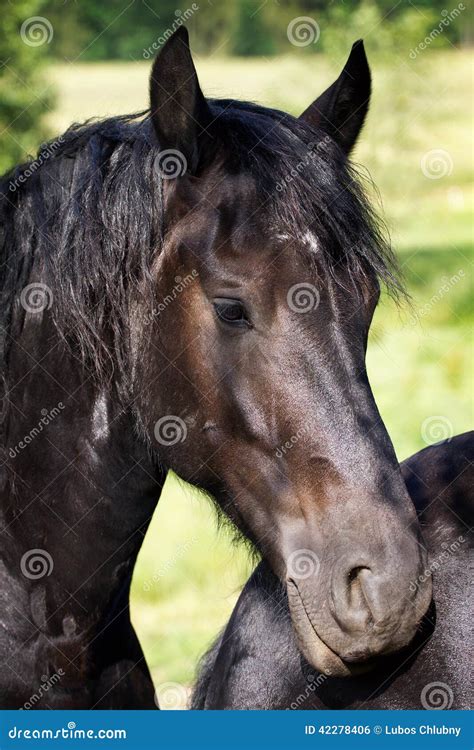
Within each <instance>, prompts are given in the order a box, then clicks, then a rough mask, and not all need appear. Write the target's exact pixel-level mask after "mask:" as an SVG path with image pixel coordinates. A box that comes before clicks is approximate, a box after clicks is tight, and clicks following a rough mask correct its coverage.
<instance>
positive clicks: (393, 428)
mask: <svg viewBox="0 0 474 750" xmlns="http://www.w3.org/2000/svg"><path fill="white" fill-rule="evenodd" d="M343 62H344V61H343V60H329V59H327V58H325V57H322V56H314V57H312V58H310V59H309V58H307V57H304V56H298V55H294V56H293V57H291V58H290V57H285V58H278V59H275V58H274V59H272V60H271V61H267V60H264V59H258V60H249V59H245V60H233V59H202V60H200V59H198V61H197V64H198V70H199V75H200V79H201V83H202V85H203V88H204V91H205V92H206V94H207V95H208V96H225V97H228V96H235V97H237V98H245V99H252V100H255V101H259V102H262V103H264V104H267V105H271V106H275V107H279V108H282V109H286V110H288V111H290V112H292V113H294V114H297V113H299V112H300V111H302V110H303V109H304V108H305V107H306V106H307V104H308V103H309V102H310V101H311V99H312V98H314V97H315V96H317V95H318V94H319V93H320V92H321V91H322V90H323V89H324V88H325V87H326V86H327V85H328V84H329V83H331V82H332V80H333V79H334V78H335V77H336V76H337V75H338V74H339V71H340V68H341V67H342V64H343ZM372 65H373V74H374V95H373V104H372V107H371V112H370V115H369V118H368V122H367V126H366V129H365V131H364V134H363V136H362V138H361V141H360V144H359V145H358V147H357V150H356V153H355V159H356V161H358V162H360V163H361V164H363V165H364V166H365V167H367V168H368V170H369V172H370V174H371V176H372V178H373V180H374V182H375V184H376V185H377V187H378V190H379V192H380V197H381V201H382V204H383V213H384V216H385V218H386V220H387V222H388V225H389V227H390V229H391V232H392V237H393V240H394V245H395V248H396V250H397V252H398V254H399V258H400V262H401V265H402V267H403V270H404V273H405V278H406V282H407V285H408V288H409V291H410V292H411V294H412V297H413V309H412V310H409V309H404V310H401V311H399V310H397V309H396V307H395V306H394V304H393V303H390V302H389V301H388V300H386V299H384V300H383V301H382V303H381V304H380V306H379V308H378V310H377V312H376V316H375V319H374V323H373V327H372V333H371V337H370V342H369V352H368V367H369V374H370V377H371V381H372V385H373V390H374V393H375V397H376V400H377V402H378V404H379V408H380V411H381V413H382V416H383V418H384V420H385V423H386V425H387V428H388V430H389V433H390V435H391V437H392V440H393V442H394V444H395V448H396V451H397V454H398V456H399V458H400V459H403V458H405V457H406V456H408V455H410V454H411V453H413V452H415V451H417V450H419V449H420V448H422V447H424V446H425V444H426V440H428V441H429V440H432V441H433V442H435V441H436V440H437V439H440V438H442V437H443V436H445V431H446V430H452V432H453V433H454V434H455V433H459V432H463V431H464V430H467V429H469V428H470V427H471V426H472V360H471V355H472V338H471V331H472V328H471V325H472V304H471V300H472V287H471V284H472V276H471V270H470V269H471V263H472V260H471V258H472V224H471V216H470V211H471V208H472V195H473V190H472V182H471V176H472V158H471V157H472V153H471V151H470V148H469V145H468V144H469V143H470V140H469V134H470V128H471V125H472V122H471V110H470V106H468V102H469V100H470V90H471V88H470V87H471V76H472V73H471V65H472V55H471V54H470V53H469V52H468V51H456V50H446V51H444V50H443V51H438V52H435V51H431V50H430V51H429V52H426V53H424V54H421V55H419V56H418V57H417V58H416V60H414V61H413V60H410V59H409V58H408V57H407V58H397V57H395V58H392V59H390V60H386V59H385V60H384V59H380V60H378V59H375V60H374V61H372ZM148 73H149V64H148V63H141V62H140V63H99V64H80V65H78V64H76V65H74V66H72V65H71V66H65V65H57V66H55V67H54V68H53V69H52V71H51V78H52V81H53V82H54V83H55V85H56V87H57V89H58V94H59V96H58V106H57V110H56V112H55V113H54V114H53V115H52V116H51V125H52V127H53V129H54V130H55V131H56V132H61V131H62V130H64V129H65V128H66V127H67V126H68V125H69V124H70V123H71V122H72V121H82V120H84V119H86V118H88V117H92V116H94V115H101V116H103V115H108V114H119V113H127V112H133V111H140V110H142V109H144V108H146V105H147V85H148V83H147V77H148ZM434 149H436V150H439V149H441V150H442V152H445V154H447V155H448V156H447V157H446V156H443V159H444V161H443V163H442V166H443V165H444V166H445V167H446V171H447V174H446V175H445V176H443V177H439V179H430V178H428V177H426V176H425V175H424V174H423V171H422V169H421V166H420V163H421V160H422V159H423V157H424V156H425V154H428V153H429V152H431V151H432V150H434ZM369 189H370V190H371V192H372V193H373V196H374V199H376V200H378V197H377V193H376V192H375V191H374V190H373V188H372V187H370V186H369ZM460 272H462V274H461V273H460ZM455 275H457V276H456V279H457V280H455V281H452V279H453V278H454V277H455ZM450 280H451V281H450ZM432 417H437V422H436V420H435V421H431V422H430V421H429V420H430V419H431V418H432ZM427 420H428V421H427ZM437 425H439V430H440V431H437ZM250 567H251V565H250V562H249V561H248V559H247V557H246V555H245V553H244V552H243V551H242V550H240V549H236V548H235V547H234V546H233V545H232V542H231V539H230V537H229V536H228V535H227V534H225V533H220V534H219V535H218V534H217V532H216V524H215V516H214V511H213V510H212V508H211V506H210V504H209V502H208V501H207V500H206V499H204V498H201V497H200V496H199V495H198V494H197V493H196V492H194V491H193V490H192V489H191V488H189V487H186V486H185V485H183V483H182V482H180V481H179V480H177V479H176V477H173V476H170V477H169V478H168V480H167V483H166V486H165V490H164V492H163V495H162V498H161V500H160V503H159V505H158V508H157V511H156V513H155V515H154V518H153V521H152V524H151V527H150V530H149V532H148V535H147V537H146V539H145V542H144V545H143V549H142V551H141V553H140V556H139V560H138V563H137V567H136V571H135V575H134V581H133V591H132V618H133V621H134V623H135V626H136V629H137V632H138V635H139V638H140V640H141V642H142V645H143V647H144V650H145V654H146V656H147V660H148V663H149V664H150V666H151V668H152V671H153V675H154V679H155V682H156V684H157V685H159V684H160V683H163V682H168V681H175V682H179V683H183V684H185V685H189V684H190V683H191V682H192V680H193V676H194V673H195V667H196V662H197V659H198V657H199V656H200V654H201V653H202V652H203V650H204V649H205V648H206V647H207V646H208V645H209V643H210V642H211V641H212V639H213V637H214V635H215V634H216V633H217V631H218V630H219V628H221V627H222V626H223V625H224V623H225V622H226V620H227V618H228V616H229V614H230V612H231V609H232V607H233V605H234V603H235V601H236V598H237V595H238V592H239V589H240V586H241V585H242V583H243V582H244V581H245V579H246V577H247V576H248V573H249V570H250Z"/></svg>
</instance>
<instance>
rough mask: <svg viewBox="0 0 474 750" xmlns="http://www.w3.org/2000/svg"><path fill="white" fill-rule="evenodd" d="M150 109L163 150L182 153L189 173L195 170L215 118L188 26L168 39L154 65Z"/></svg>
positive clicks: (181, 28)
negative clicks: (202, 84)
mask: <svg viewBox="0 0 474 750" xmlns="http://www.w3.org/2000/svg"><path fill="white" fill-rule="evenodd" d="M150 109H151V119H152V122H153V126H154V128H155V132H156V135H157V137H158V142H159V144H160V148H161V149H162V150H164V149H173V150H176V151H179V152H180V153H181V154H182V155H183V156H184V158H185V160H186V166H187V170H188V171H190V172H191V173H192V172H193V171H195V169H196V167H197V163H198V160H199V139H200V136H201V135H202V134H203V133H204V131H205V128H206V125H207V124H208V123H209V122H210V120H211V117H210V111H209V107H208V104H207V102H206V99H205V97H204V95H203V93H202V91H201V88H200V86H199V81H198V77H197V73H196V69H195V67H194V63H193V59H192V57H191V52H190V49H189V36H188V32H187V30H186V29H185V28H184V26H180V27H179V29H178V30H177V31H176V32H175V33H174V34H173V36H171V37H170V38H169V39H168V41H167V42H166V44H165V46H164V47H163V49H162V50H161V52H160V53H159V54H158V56H157V57H156V59H155V61H154V63H153V68H152V71H151V77H150Z"/></svg>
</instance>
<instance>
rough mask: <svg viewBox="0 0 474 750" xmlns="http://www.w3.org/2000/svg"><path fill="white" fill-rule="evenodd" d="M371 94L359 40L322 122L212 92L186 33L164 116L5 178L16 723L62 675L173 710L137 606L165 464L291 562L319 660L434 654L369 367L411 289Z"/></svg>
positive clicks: (424, 595)
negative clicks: (363, 133)
mask: <svg viewBox="0 0 474 750" xmlns="http://www.w3.org/2000/svg"><path fill="white" fill-rule="evenodd" d="M311 78H312V75H311ZM370 85H371V84H370V72H369V68H368V65H367V60H366V57H365V53H364V49H363V45H362V43H361V42H359V43H357V44H356V45H355V46H354V48H353V50H352V52H351V55H350V57H349V59H348V61H347V63H346V65H345V67H344V69H343V71H342V73H341V75H340V77H339V78H338V79H337V81H336V82H335V83H334V84H333V85H332V86H331V87H330V88H329V89H328V90H327V91H326V92H325V93H324V94H323V95H322V96H321V97H319V98H318V99H316V101H315V102H313V104H311V105H310V106H309V107H308V109H307V110H306V111H305V112H304V113H303V114H302V115H301V116H300V117H296V118H295V117H292V116H290V115H287V114H285V113H283V112H280V111H276V110H272V109H266V108H264V107H260V106H257V105H255V104H248V103H243V102H238V101H234V100H209V99H206V98H205V97H204V95H203V93H202V91H201V89H200V86H199V83H198V78H197V74H196V70H195V68H194V64H193V61H192V58H191V54H190V50H189V45H188V37H187V32H186V31H185V29H183V28H180V29H179V30H178V31H177V32H176V33H175V34H174V36H173V37H172V38H171V39H170V40H169V41H168V42H167V44H166V45H165V46H164V47H163V49H162V50H161V52H160V54H159V56H158V57H157V59H156V61H155V62H154V65H153V69H152V74H151V82H150V110H149V111H147V112H145V113H142V115H140V116H126V117H117V118H112V119H109V120H105V121H102V122H96V123H92V124H87V125H84V126H74V127H72V128H71V129H70V130H69V131H68V132H67V133H65V134H64V136H62V137H61V138H60V139H58V140H57V141H56V142H55V143H54V148H52V147H49V148H47V149H46V151H45V150H43V151H42V152H41V153H40V155H39V158H38V159H37V160H36V161H35V162H34V165H33V164H32V163H28V164H25V165H22V166H20V167H18V168H17V169H16V170H14V171H13V172H12V173H11V174H10V175H8V176H6V177H4V178H2V181H1V203H0V221H1V225H2V233H1V235H0V243H1V244H0V257H1V264H2V275H1V277H0V303H1V310H0V319H1V324H2V329H1V333H2V335H1V338H0V342H1V348H0V361H1V371H2V372H1V374H2V378H1V386H2V396H3V403H4V407H3V409H2V412H1V414H2V421H1V433H2V444H1V445H2V467H1V477H0V492H1V497H0V522H1V523H0V534H1V540H0V549H1V553H0V558H1V561H0V581H1V592H2V596H3V597H5V601H7V602H8V606H4V607H2V608H1V609H0V657H1V659H2V663H3V664H4V669H3V670H2V675H1V677H0V696H1V697H0V704H1V706H2V707H3V708H8V707H12V708H14V707H21V706H22V705H25V704H26V703H31V700H30V698H31V696H32V695H35V696H37V695H38V692H39V691H38V687H39V685H41V684H42V680H43V678H44V677H46V678H47V679H48V680H49V678H50V677H51V676H55V677H56V678H57V679H55V681H54V683H53V684H52V685H51V688H50V689H49V690H48V691H47V693H46V694H45V695H42V696H41V698H40V699H39V700H38V699H37V698H35V702H34V705H36V706H39V707H41V706H49V707H52V708H92V707H99V708H106V707H109V708H152V707H153V706H154V705H155V703H154V695H153V685H152V681H151V679H150V675H149V673H148V669H147V666H146V663H145V660H144V657H143V654H142V652H141V649H140V646H139V643H138V641H137V638H136V636H135V634H134V631H133V628H132V626H131V623H130V614H129V589H130V582H131V577H132V572H133V567H134V563H135V559H136V556H137V554H138V551H139V549H140V545H141V542H142V539H143V535H144V533H145V532H146V529H147V526H148V522H149V520H150V517H151V514H152V512H153V510H154V507H155V505H156V502H157V498H158V496H159V493H160V491H161V487H162V485H163V482H164V478H165V476H166V471H167V470H168V469H173V470H174V471H175V472H176V473H177V474H179V475H180V476H181V477H182V478H184V479H186V480H188V481H189V482H191V483H193V484H195V485H197V486H198V487H200V488H202V489H203V490H205V491H207V492H208V493H209V494H210V495H212V496H213V497H214V499H215V501H216V503H217V505H218V506H219V507H220V508H221V509H222V510H223V512H224V513H226V514H227V516H228V517H229V518H230V519H231V520H232V521H233V522H234V523H235V524H236V525H237V527H238V528H239V529H240V531H241V532H242V533H243V534H245V535H246V536H247V537H248V538H249V539H250V540H251V541H252V542H253V543H254V545H255V546H256V547H257V549H258V550H259V551H260V552H261V553H262V554H263V555H264V556H265V558H266V559H267V560H268V561H269V564H270V565H271V567H272V570H273V571H274V572H275V574H276V575H277V576H278V578H279V579H280V580H281V581H282V582H284V585H285V586H286V588H287V590H288V595H289V601H290V609H291V616H292V622H293V624H294V628H295V632H296V633H297V634H298V639H299V643H300V647H301V648H302V650H303V652H304V653H305V655H306V657H307V658H308V660H309V662H310V663H312V664H313V665H314V666H315V668H318V669H320V670H322V671H324V670H331V671H332V672H333V673H338V674H351V673H352V672H354V671H357V670H358V669H359V668H360V667H361V665H362V666H363V665H364V664H365V663H366V662H367V661H368V660H370V659H371V658H373V657H375V656H377V655H378V654H384V653H389V652H391V651H394V650H397V649H400V648H402V647H404V646H405V645H406V644H407V643H409V642H410V641H411V640H412V638H413V636H414V634H415V633H416V630H417V628H418V624H419V622H420V620H421V619H422V617H423V615H424V614H425V612H426V610H427V608H428V606H429V604H430V601H431V583H430V580H429V578H428V579H427V580H426V581H424V583H423V585H420V586H419V587H417V589H416V590H411V589H410V581H412V580H414V579H416V578H417V577H418V576H419V575H420V574H421V571H423V570H424V568H425V567H426V555H425V551H424V547H423V543H422V539H421V532H420V527H419V524H418V522H417V519H416V514H415V512H414V510H413V506H412V504H411V502H410V499H409V496H408V494H407V491H406V488H405V485H404V483H403V479H402V476H401V474H400V470H399V467H398V463H397V461H396V457H395V454H394V451H393V447H392V444H391V442H390V439H389V437H388V435H387V432H386V430H385V427H384V425H383V422H382V420H381V418H380V415H379V413H378V410H377V407H376V405H375V401H374V398H373V395H372V392H371V389H370V385H369V382H368V378H367V373H366V369H365V350H366V343H367V334H368V329H369V326H370V322H371V318H372V314H373V311H374V308H375V305H376V304H377V300H378V297H379V290H380V286H381V284H386V285H387V286H388V287H389V288H390V289H391V290H392V291H393V292H394V293H397V291H400V285H399V283H398V281H397V272H396V264H395V261H394V258H393V255H392V253H391V251H390V249H389V248H388V246H387V244H386V242H385V240H384V238H383V236H382V233H381V231H380V226H379V224H378V222H377V220H376V219H375V218H374V216H373V213H372V211H371V209H370V207H369V205H368V203H367V200H366V198H365V197H364V194H363V191H362V188H361V186H360V184H359V182H358V180H357V177H356V175H355V173H354V170H353V168H352V167H351V165H350V163H349V161H348V154H349V152H350V150H351V148H352V146H353V145H354V142H355V140H356V138H357V136H358V133H359V131H360V129H361V127H362V124H363V121H364V118H365V115H366V112H367V109H368V105H369V96H370ZM311 88H312V84H311ZM46 154H47V156H46ZM303 433H304V434H305V435H307V436H309V437H306V439H305V440H304V441H303V440H298V436H299V435H301V434H303ZM287 443H292V444H293V443H294V445H293V447H292V450H291V451H287V452H284V451H282V450H281V446H285V445H286V444H287ZM308 554H309V556H310V564H311V565H312V566H313V569H312V570H310V574H309V575H308V576H307V577H305V578H304V579H301V577H299V576H298V575H295V572H296V574H297V573H298V571H299V569H300V565H301V562H302V561H303V563H304V560H305V559H306V556H307V555H308ZM316 570H317V571H318V572H319V576H318V577H316V575H315V572H316ZM176 616H177V617H178V616H179V613H177V615H176ZM58 676H59V677H58ZM49 681H50V682H51V680H49Z"/></svg>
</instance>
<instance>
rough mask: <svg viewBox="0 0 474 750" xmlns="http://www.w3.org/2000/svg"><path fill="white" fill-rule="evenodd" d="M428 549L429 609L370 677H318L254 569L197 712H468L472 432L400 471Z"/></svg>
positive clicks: (279, 592) (214, 655) (270, 583)
mask: <svg viewBox="0 0 474 750" xmlns="http://www.w3.org/2000/svg"><path fill="white" fill-rule="evenodd" d="M401 470H402V475H403V478H404V480H405V483H406V486H407V490H408V492H409V493H410V496H411V498H412V500H413V503H414V505H415V508H416V511H417V514H418V519H419V522H420V524H421V526H422V528H423V535H424V538H425V540H426V543H427V545H428V549H429V560H428V565H427V569H426V571H423V573H422V575H421V577H419V578H417V579H414V580H413V581H412V582H411V584H410V585H411V588H417V587H418V586H420V585H421V584H422V582H423V580H424V578H426V577H428V576H431V575H433V578H434V583H433V588H434V597H433V598H434V604H433V606H432V607H431V609H430V610H429V611H428V612H427V613H426V615H425V617H424V619H423V620H422V622H421V623H420V627H419V629H418V632H417V634H416V636H415V638H414V639H413V641H412V642H411V644H409V646H408V647H407V648H405V649H403V650H402V651H400V652H399V653H398V654H393V655H391V656H385V657H381V658H379V659H378V660H377V662H376V663H375V664H374V665H373V669H372V670H371V671H370V672H367V673H366V674H360V675H358V676H354V677H345V678H337V677H331V676H327V675H325V674H318V673H317V672H315V670H314V668H313V667H312V665H311V664H309V663H308V662H307V660H306V659H305V658H304V656H302V655H301V653H300V652H299V650H298V646H297V642H296V640H295V636H294V632H293V627H292V623H291V616H290V613H289V609H288V597H287V594H286V591H285V589H284V587H282V585H281V583H280V581H279V580H278V579H277V578H276V576H275V575H274V574H273V573H272V571H271V569H270V568H269V567H268V565H267V564H266V563H264V562H262V563H260V564H259V566H258V567H257V569H256V570H255V572H254V573H253V575H252V576H251V578H250V579H249V581H248V583H247V584H246V586H245V588H244V590H243V592H242V594H241V596H240V598H239V601H238V602H237V605H236V607H235V609H234V612H233V613H232V616H231V619H230V621H229V624H228V625H227V627H226V628H225V630H224V631H223V633H222V635H221V636H220V638H219V639H218V640H217V641H216V643H215V645H214V646H213V647H212V648H211V650H210V651H209V653H208V654H207V655H206V656H205V657H204V659H203V663H202V669H201V673H200V675H199V679H198V683H197V686H196V689H195V692H194V696H193V699H192V706H191V707H192V708H195V709H294V710H297V709H301V710H305V709H328V708H329V709H338V708H345V709H421V708H425V709H447V708H453V709H467V708H472V686H471V676H470V663H471V661H472V647H473V643H472V586H471V580H470V579H471V575H470V570H472V546H473V545H472V531H471V529H472V525H473V516H474V490H473V488H474V432H470V433H466V434H464V435H459V436H457V437H455V438H453V439H452V440H450V441H449V442H444V443H441V444H438V445H434V446H431V447H429V448H425V449H424V450H422V451H420V452H419V453H416V454H415V455H414V456H411V458H408V459H407V460H406V461H404V462H403V463H402V464H401Z"/></svg>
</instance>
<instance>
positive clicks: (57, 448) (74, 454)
mask: <svg viewBox="0 0 474 750" xmlns="http://www.w3.org/2000/svg"><path fill="white" fill-rule="evenodd" d="M7 381H8V401H9V406H8V415H7V419H6V430H5V435H6V441H5V445H4V460H5V464H4V466H3V467H2V471H1V475H2V477H3V482H2V483H1V484H0V495H1V501H0V521H1V529H0V538H1V539H2V541H1V545H0V549H1V550H2V552H1V554H0V563H2V558H3V563H2V564H3V566H4V569H5V568H6V570H7V575H8V574H10V576H11V577H12V578H15V581H16V582H17V581H18V580H20V581H21V585H22V588H23V590H24V592H25V597H23V598H22V601H24V603H25V604H24V606H25V607H27V608H29V610H30V611H29V612H28V614H27V617H28V618H29V619H30V620H32V622H33V623H34V625H35V626H36V627H38V628H40V629H41V630H42V631H43V632H46V633H48V634H49V636H50V637H53V636H55V635H61V634H62V633H63V631H64V628H65V627H66V628H67V629H69V630H71V631H74V632H75V633H76V634H77V633H80V632H83V633H91V632H94V629H96V628H97V627H98V626H99V625H100V622H101V621H103V619H104V617H107V616H108V613H109V612H110V609H111V607H115V606H116V605H117V601H118V599H120V601H121V602H123V603H124V604H123V606H124V607H125V608H127V607H128V588H129V584H130V579H131V574H132V570H133V565H134V562H135V559H136V556H137V554H138V551H139V549H140V546H141V542H142V540H143V536H144V533H145V530H146V528H147V525H148V522H149V520H150V518H151V514H152V512H153V509H154V507H155V505H156V502H157V499H158V497H159V493H160V490H161V487H162V484H163V481H164V476H160V475H158V472H157V470H156V468H155V467H154V466H153V464H152V461H151V459H150V458H149V455H148V452H147V449H146V446H145V444H144V442H143V441H139V440H138V438H137V434H136V429H135V427H136V425H135V420H134V417H133V414H132V410H131V409H130V408H124V406H123V404H122V403H120V401H119V399H118V397H117V395H116V389H115V387H114V384H111V385H108V386H101V387H100V386H98V385H97V383H96V381H95V379H94V377H93V374H92V373H91V372H89V371H87V370H86V369H85V368H84V366H83V365H82V364H81V363H80V362H79V361H78V359H77V358H76V357H74V356H73V355H72V354H71V353H69V352H68V350H67V349H66V348H65V347H64V345H63V344H62V343H61V341H60V339H59V337H58V335H57V334H56V333H55V332H54V329H53V327H52V326H51V325H48V324H47V322H45V321H44V320H43V323H42V324H41V321H40V320H39V319H38V321H36V320H32V321H30V323H29V325H25V326H24V327H23V330H22V331H21V332H20V333H19V334H18V337H17V338H15V341H14V343H12V345H11V347H10V352H9V360H8V377H7ZM31 550H39V551H40V552H39V553H38V554H39V556H40V557H42V559H43V563H42V565H43V566H44V570H45V573H44V574H43V575H39V576H38V575H37V573H38V569H36V570H35V569H34V567H32V565H33V563H31V565H30V567H29V562H30V560H31V561H33V553H32V552H31ZM124 594H125V595H124ZM127 615H128V609H127ZM65 623H67V625H65Z"/></svg>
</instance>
